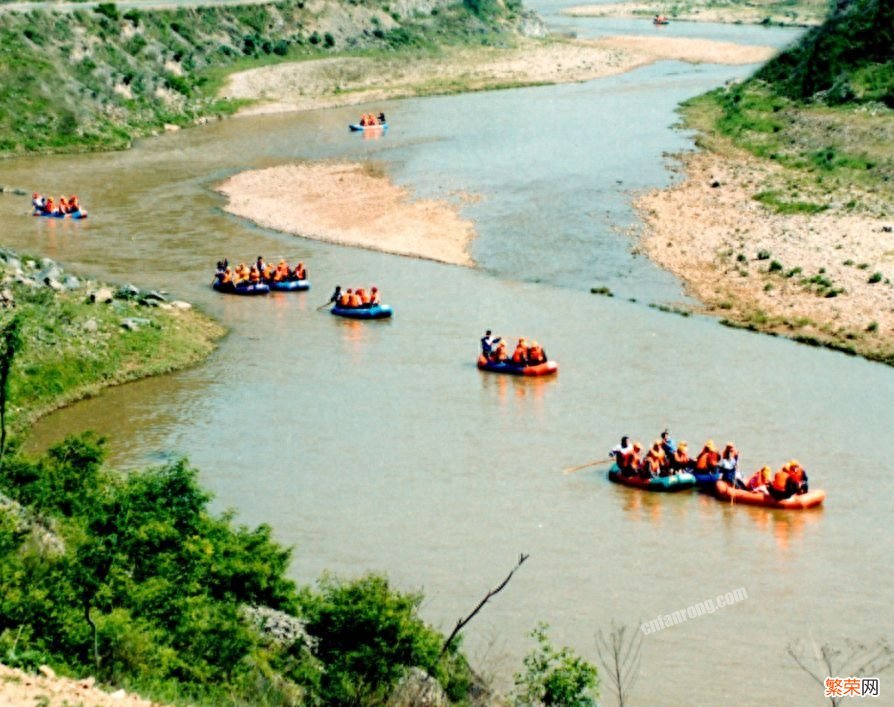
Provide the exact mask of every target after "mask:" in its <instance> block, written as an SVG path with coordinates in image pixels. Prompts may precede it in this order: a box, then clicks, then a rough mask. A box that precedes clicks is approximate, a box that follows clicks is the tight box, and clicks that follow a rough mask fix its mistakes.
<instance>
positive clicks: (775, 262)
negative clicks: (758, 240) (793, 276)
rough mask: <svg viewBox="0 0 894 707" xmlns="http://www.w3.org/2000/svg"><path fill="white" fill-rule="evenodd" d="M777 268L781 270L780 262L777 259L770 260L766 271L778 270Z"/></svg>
mask: <svg viewBox="0 0 894 707" xmlns="http://www.w3.org/2000/svg"><path fill="white" fill-rule="evenodd" d="M779 270H782V263H780V262H779V261H778V260H773V261H770V268H769V270H768V272H778V271H779Z"/></svg>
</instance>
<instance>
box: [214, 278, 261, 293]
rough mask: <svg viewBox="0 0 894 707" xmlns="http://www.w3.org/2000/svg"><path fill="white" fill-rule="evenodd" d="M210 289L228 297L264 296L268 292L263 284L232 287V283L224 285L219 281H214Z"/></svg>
mask: <svg viewBox="0 0 894 707" xmlns="http://www.w3.org/2000/svg"><path fill="white" fill-rule="evenodd" d="M211 287H213V288H214V289H215V290H217V291H218V292H224V293H226V294H228V295H266V294H267V293H268V292H270V288H269V287H268V286H267V285H265V284H264V283H263V282H259V283H258V284H256V285H234V284H233V283H232V282H228V283H227V284H224V283H222V282H221V281H220V280H215V281H214V283H213V284H212V285H211Z"/></svg>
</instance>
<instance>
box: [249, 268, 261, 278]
mask: <svg viewBox="0 0 894 707" xmlns="http://www.w3.org/2000/svg"><path fill="white" fill-rule="evenodd" d="M248 279H249V280H251V281H252V282H260V281H261V273H260V272H258V269H257V268H256V267H255V266H254V265H252V266H251V270H249V271H248Z"/></svg>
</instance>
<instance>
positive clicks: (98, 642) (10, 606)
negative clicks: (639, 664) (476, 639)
mask: <svg viewBox="0 0 894 707" xmlns="http://www.w3.org/2000/svg"><path fill="white" fill-rule="evenodd" d="M210 498H211V497H210V496H209V494H208V493H206V492H205V491H204V490H202V488H201V487H200V486H199V484H198V482H197V472H196V471H195V470H194V469H192V468H190V467H189V465H188V464H187V463H186V462H185V461H183V460H181V461H177V462H174V463H171V464H169V465H167V466H163V467H159V468H152V469H147V470H144V471H139V472H132V473H130V474H121V473H118V472H115V471H112V470H110V469H108V468H106V467H105V466H104V464H103V441H102V440H101V439H97V438H95V437H93V436H92V435H89V434H87V435H83V436H80V437H71V438H68V439H66V440H65V441H64V442H62V443H61V444H59V445H57V446H55V447H53V448H52V449H51V450H50V451H49V452H48V453H47V454H46V455H45V456H44V457H42V458H40V459H36V460H35V459H28V458H24V457H22V456H15V457H12V458H11V459H9V461H7V462H6V463H5V464H4V465H3V468H2V472H0V586H2V592H0V662H2V663H5V664H7V665H11V666H13V667H22V668H26V669H32V670H33V669H35V668H36V667H37V666H39V665H41V664H48V665H51V666H52V667H53V668H54V669H55V670H57V672H60V673H62V674H67V675H74V676H78V675H80V676H83V675H87V674H90V675H94V676H96V677H97V678H98V679H99V680H100V681H101V682H103V683H105V684H109V685H115V686H124V687H126V688H127V689H129V690H135V691H138V692H141V693H143V694H144V695H147V696H151V697H152V698H154V699H159V700H164V701H167V702H172V703H177V704H180V703H190V704H203V705H204V704H207V705H223V704H253V705H344V706H347V705H384V704H386V703H387V701H388V699H389V697H390V696H391V695H392V693H393V692H394V690H395V688H396V686H397V685H398V683H400V682H401V681H402V680H403V679H405V678H406V676H407V675H408V674H410V668H421V669H422V670H424V671H425V672H426V673H427V674H428V675H430V676H432V677H433V678H435V679H436V681H437V684H438V685H439V686H440V687H439V688H438V689H441V688H442V689H443V691H444V693H445V695H446V697H447V698H448V699H449V700H450V703H451V704H470V700H471V697H470V688H471V686H472V683H473V675H472V672H471V670H470V668H469V665H468V663H467V661H466V659H465V658H464V657H463V655H462V653H461V652H460V641H458V640H457V641H454V642H452V643H451V644H450V645H449V646H448V647H447V648H446V649H445V648H444V636H443V635H442V634H440V633H439V632H438V631H436V630H435V629H433V628H432V627H430V626H429V625H427V624H426V623H425V622H424V621H423V620H422V619H421V618H420V616H419V607H420V605H421V603H422V594H421V593H416V592H409V593H406V592H401V591H399V590H397V589H395V588H394V587H392V586H391V585H390V583H389V582H388V580H387V579H386V578H385V577H383V576H379V575H367V576H364V577H361V578H359V579H355V580H342V579H336V578H333V577H329V576H324V577H323V578H322V579H321V580H320V581H319V582H318V583H317V585H316V586H314V587H303V588H300V589H299V588H297V587H296V586H295V584H294V583H293V582H292V581H291V580H289V579H288V578H287V575H286V573H287V569H288V566H289V563H290V561H291V551H290V550H288V549H285V548H283V547H281V546H280V545H278V544H277V543H276V542H275V541H274V540H273V539H272V534H271V529H270V528H269V527H268V526H266V525H261V526H259V527H257V528H247V527H244V526H239V525H236V524H235V523H234V522H233V514H232V513H224V514H222V515H215V514H213V513H211V512H210V510H209V507H208V506H209V501H210ZM532 635H534V636H535V638H536V639H537V641H538V647H537V649H536V650H535V651H534V652H533V653H532V654H531V655H530V656H529V657H528V658H526V660H525V668H526V671H525V673H524V674H523V675H520V676H519V677H518V685H519V690H518V691H517V693H516V695H515V702H516V704H519V705H533V704H555V705H559V704H561V705H581V706H583V705H591V704H594V703H593V698H594V697H595V690H596V685H597V677H596V669H595V667H593V666H592V665H590V664H588V663H586V662H585V661H583V660H581V659H580V658H578V657H577V656H576V655H575V654H573V653H572V652H571V651H569V650H568V649H564V648H563V649H561V650H559V649H556V648H554V647H553V646H552V645H551V644H550V643H549V642H548V640H547V639H546V635H545V627H541V628H539V629H538V630H537V631H535V633H534V634H532ZM478 694H481V690H480V688H479V689H478Z"/></svg>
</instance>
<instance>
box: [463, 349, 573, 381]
mask: <svg viewBox="0 0 894 707" xmlns="http://www.w3.org/2000/svg"><path fill="white" fill-rule="evenodd" d="M478 368H479V369H480V370H482V371H490V372H491V373H508V374H509V375H510V376H550V375H552V374H554V373H558V372H559V364H558V363H556V362H555V361H545V362H544V363H538V364H537V365H536V366H516V365H515V364H514V363H512V362H511V361H490V360H488V359H486V358H485V357H484V355H483V354H482V355H480V356H479V357H478Z"/></svg>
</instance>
